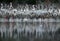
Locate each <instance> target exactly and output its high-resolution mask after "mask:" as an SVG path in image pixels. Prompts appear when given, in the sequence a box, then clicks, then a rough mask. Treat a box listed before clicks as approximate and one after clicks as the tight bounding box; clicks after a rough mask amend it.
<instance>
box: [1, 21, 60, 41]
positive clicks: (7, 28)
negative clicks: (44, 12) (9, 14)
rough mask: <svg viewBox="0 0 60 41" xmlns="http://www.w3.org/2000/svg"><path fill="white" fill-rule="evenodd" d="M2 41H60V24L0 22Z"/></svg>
mask: <svg viewBox="0 0 60 41" xmlns="http://www.w3.org/2000/svg"><path fill="white" fill-rule="evenodd" d="M0 41H60V22H47V21H45V22H0Z"/></svg>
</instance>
